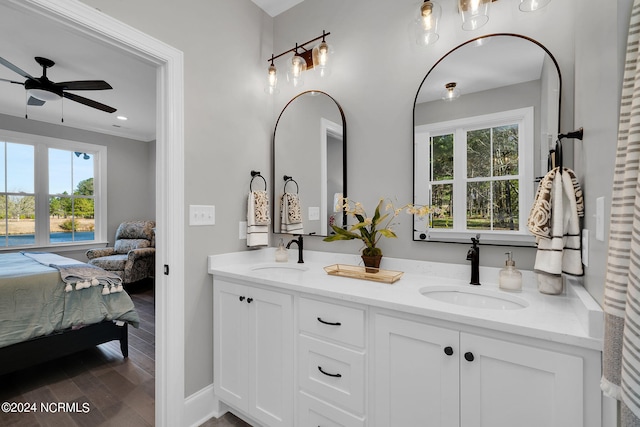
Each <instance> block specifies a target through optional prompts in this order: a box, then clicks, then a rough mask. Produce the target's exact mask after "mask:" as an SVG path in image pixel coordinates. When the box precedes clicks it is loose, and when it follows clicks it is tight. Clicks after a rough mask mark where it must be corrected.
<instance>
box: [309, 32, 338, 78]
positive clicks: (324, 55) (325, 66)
mask: <svg viewBox="0 0 640 427" xmlns="http://www.w3.org/2000/svg"><path fill="white" fill-rule="evenodd" d="M332 53H333V50H332V49H331V46H329V45H328V44H327V42H325V41H324V40H323V41H322V42H320V43H319V44H317V45H316V46H315V47H314V48H313V52H312V57H313V68H314V70H316V72H317V73H318V74H320V77H327V76H329V75H330V74H331V69H330V67H329V62H330V61H329V56H330V55H331V54H332Z"/></svg>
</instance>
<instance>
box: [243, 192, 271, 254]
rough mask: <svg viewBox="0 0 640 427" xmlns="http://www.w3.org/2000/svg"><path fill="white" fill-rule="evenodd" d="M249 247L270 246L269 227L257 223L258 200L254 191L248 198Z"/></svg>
mask: <svg viewBox="0 0 640 427" xmlns="http://www.w3.org/2000/svg"><path fill="white" fill-rule="evenodd" d="M247 246H249V247H256V246H269V226H268V225H258V224H257V223H256V200H255V194H254V192H253V191H250V192H249V197H248V198H247Z"/></svg>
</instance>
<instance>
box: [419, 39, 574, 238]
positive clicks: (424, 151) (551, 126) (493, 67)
mask: <svg viewBox="0 0 640 427" xmlns="http://www.w3.org/2000/svg"><path fill="white" fill-rule="evenodd" d="M561 86H562V79H561V75H560V68H559V67H558V63H557V61H556V60H555V58H554V57H553V55H552V54H551V52H549V50H548V49H547V48H545V47H544V46H543V45H541V44H540V43H538V42H537V41H535V40H533V39H530V38H528V37H525V36H521V35H518V34H492V35H487V36H482V37H479V38H476V39H473V40H469V41H467V42H465V43H463V44H461V45H459V46H457V47H456V48H454V49H453V50H451V51H450V52H449V53H447V54H446V55H445V56H443V57H442V58H441V59H440V60H438V62H437V63H436V64H435V65H434V66H433V67H432V68H431V69H430V70H429V72H428V73H427V75H426V76H425V78H424V79H423V81H422V83H421V84H420V87H419V88H418V92H417V94H416V98H415V102H414V114H413V123H414V146H413V147H414V176H413V195H414V196H413V198H414V203H416V204H420V205H429V206H432V207H433V208H435V209H436V212H435V213H434V214H433V215H432V216H431V217H428V218H418V217H414V221H413V240H416V241H445V242H469V241H470V240H469V238H470V237H472V236H475V235H476V234H481V235H482V242H483V243H493V244H501V245H516V246H529V245H533V244H534V239H533V237H532V236H531V235H529V233H528V232H527V229H526V227H527V224H526V221H527V216H528V214H529V210H530V208H531V204H532V203H533V198H534V193H535V189H536V186H537V184H536V182H535V179H536V177H538V176H540V175H544V173H546V171H547V159H548V155H549V149H550V148H551V147H552V144H553V143H554V142H555V139H556V137H557V135H558V133H559V130H560V129H559V124H560V96H561Z"/></svg>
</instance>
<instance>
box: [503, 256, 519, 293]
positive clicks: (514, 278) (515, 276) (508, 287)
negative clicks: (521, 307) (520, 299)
mask: <svg viewBox="0 0 640 427" xmlns="http://www.w3.org/2000/svg"><path fill="white" fill-rule="evenodd" d="M505 255H507V260H506V261H505V266H504V268H503V269H502V270H500V277H499V279H498V283H499V285H500V289H502V290H503V291H511V292H520V291H522V273H521V272H520V271H519V270H518V269H517V268H516V263H515V261H514V260H513V259H512V258H511V256H512V254H511V252H505Z"/></svg>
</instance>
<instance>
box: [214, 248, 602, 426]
mask: <svg viewBox="0 0 640 427" xmlns="http://www.w3.org/2000/svg"><path fill="white" fill-rule="evenodd" d="M304 255H305V263H304V264H298V263H296V262H295V261H296V259H295V258H296V257H294V256H292V255H290V257H289V262H287V263H276V262H273V260H274V250H273V248H269V249H264V250H259V251H247V252H238V253H232V254H224V255H215V256H210V257H209V273H211V274H212V275H213V286H214V362H213V363H214V389H215V393H216V396H217V398H218V399H219V400H220V401H221V402H223V403H224V404H226V405H227V406H228V407H229V408H230V409H231V410H232V411H233V412H235V413H237V414H238V415H240V416H242V417H244V418H246V419H247V420H249V421H251V422H253V423H256V424H257V425H258V424H259V425H263V426H300V427H306V426H313V427H315V426H323V427H324V426H359V427H361V426H376V427H390V426H422V425H428V426H464V427H473V426H483V427H500V426H505V427H507V426H508V427H511V426H514V425H518V426H524V427H539V426H548V427H571V426H573V427H596V426H600V425H601V424H602V420H601V418H602V415H601V412H602V411H601V408H602V397H601V392H600V388H599V383H600V376H601V350H602V333H603V314H602V311H601V309H600V307H599V306H598V304H597V303H596V302H595V301H594V300H593V299H592V298H591V296H590V295H589V294H588V293H587V292H586V291H585V290H584V288H583V287H582V286H581V285H580V284H579V283H576V282H572V281H571V282H570V281H568V282H567V286H566V292H565V294H563V295H556V296H549V295H543V294H540V293H539V292H538V291H537V289H536V285H535V275H534V274H533V273H532V272H530V271H523V284H524V286H523V291H522V292H519V293H509V292H504V291H501V290H499V289H498V285H497V283H498V272H499V269H498V268H483V267H481V268H480V281H481V283H482V285H480V286H479V287H478V286H471V285H469V284H468V282H469V266H468V265H455V264H442V263H431V262H423V261H413V260H400V259H391V258H385V259H384V261H383V265H382V267H383V268H385V269H390V270H397V271H402V272H404V274H403V276H402V278H401V279H400V280H398V281H397V282H395V283H393V284H387V283H379V282H374V281H368V280H358V279H353V278H346V277H336V276H332V275H328V274H327V273H326V272H325V270H324V267H325V266H328V265H332V264H347V265H357V264H358V262H359V257H357V256H353V255H345V254H332V253H324V252H314V251H305V254H304Z"/></svg>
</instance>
